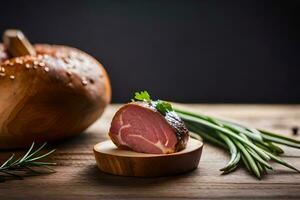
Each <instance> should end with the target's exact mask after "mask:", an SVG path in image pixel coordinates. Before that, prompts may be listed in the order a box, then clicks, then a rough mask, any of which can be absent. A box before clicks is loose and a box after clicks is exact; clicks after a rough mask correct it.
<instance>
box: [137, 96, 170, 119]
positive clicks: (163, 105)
mask: <svg viewBox="0 0 300 200" xmlns="http://www.w3.org/2000/svg"><path fill="white" fill-rule="evenodd" d="M135 100H137V101H145V102H148V103H150V104H151V105H152V106H154V107H155V108H156V109H157V111H158V112H160V113H161V114H162V115H166V114H167V113H168V112H171V111H173V108H172V105H171V104H170V103H169V102H166V101H162V100H157V101H153V100H152V99H151V96H150V94H149V93H148V92H147V91H141V92H135V93H134V99H133V100H132V101H135Z"/></svg>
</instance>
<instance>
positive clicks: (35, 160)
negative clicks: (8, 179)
mask: <svg viewBox="0 0 300 200" xmlns="http://www.w3.org/2000/svg"><path fill="white" fill-rule="evenodd" d="M45 146H46V143H44V144H43V145H42V146H40V147H39V148H37V149H36V150H34V142H33V143H32V145H31V146H30V148H29V150H28V151H27V152H26V153H25V155H24V156H22V157H19V158H15V154H13V155H12V156H11V157H9V158H8V159H7V160H6V161H5V162H4V163H3V164H2V165H1V166H0V178H3V175H5V174H6V175H8V176H12V177H15V178H19V179H22V178H23V176H27V175H28V172H29V173H30V174H29V175H37V174H41V173H45V171H43V172H41V171H37V170H36V169H35V168H36V167H39V168H40V167H43V168H45V169H46V170H47V171H46V173H52V172H55V171H53V170H52V169H50V168H48V166H51V165H56V163H53V162H41V161H39V160H41V159H43V158H45V157H47V156H49V155H50V154H52V153H53V152H54V151H55V149H53V150H51V151H49V152H47V153H44V154H41V153H40V152H41V150H42V149H43V148H44V147H45ZM1 174H2V175H1Z"/></svg>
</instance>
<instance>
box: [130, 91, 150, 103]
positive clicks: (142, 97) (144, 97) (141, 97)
mask: <svg viewBox="0 0 300 200" xmlns="http://www.w3.org/2000/svg"><path fill="white" fill-rule="evenodd" d="M134 99H136V100H138V101H151V97H150V95H149V93H148V92H147V91H141V92H136V93H134Z"/></svg>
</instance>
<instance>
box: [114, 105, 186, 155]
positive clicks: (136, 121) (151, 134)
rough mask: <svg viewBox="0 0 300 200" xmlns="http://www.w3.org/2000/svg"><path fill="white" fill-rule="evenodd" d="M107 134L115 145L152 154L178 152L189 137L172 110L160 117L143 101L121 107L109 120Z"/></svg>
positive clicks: (184, 145)
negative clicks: (109, 126)
mask: <svg viewBox="0 0 300 200" xmlns="http://www.w3.org/2000/svg"><path fill="white" fill-rule="evenodd" d="M109 136H110V138H111V139H112V141H113V142H114V143H115V144H116V145H117V146H118V147H119V148H122V149H130V150H133V151H136V152H143V153H152V154H167V153H174V152H177V151H180V150H181V149H184V148H185V147H186V143H187V141H188V138H189V134H188V129H187V128H186V126H185V125H184V123H183V121H182V120H181V119H180V118H179V117H178V115H177V114H176V113H175V112H173V111H171V112H168V113H167V114H166V116H164V115H162V114H161V113H160V112H158V111H157V110H156V109H155V107H154V106H152V105H151V104H149V103H147V102H132V103H128V104H125V105H124V106H122V107H121V108H120V109H119V110H118V112H117V113H116V114H115V116H114V118H113V120H112V122H111V128H110V131H109Z"/></svg>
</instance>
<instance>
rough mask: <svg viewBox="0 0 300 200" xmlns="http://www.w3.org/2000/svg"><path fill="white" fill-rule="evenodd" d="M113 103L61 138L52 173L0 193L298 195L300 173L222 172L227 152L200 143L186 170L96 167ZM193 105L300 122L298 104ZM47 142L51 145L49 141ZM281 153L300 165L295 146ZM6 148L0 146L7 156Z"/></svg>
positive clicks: (236, 115)
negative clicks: (117, 171) (155, 174)
mask: <svg viewBox="0 0 300 200" xmlns="http://www.w3.org/2000/svg"><path fill="white" fill-rule="evenodd" d="M117 108H118V106H110V107H109V108H108V109H107V110H106V112H105V114H104V115H103V117H102V118H101V119H100V120H99V121H97V122H96V123H95V124H94V125H93V126H92V127H90V128H89V129H88V130H87V131H86V133H85V134H81V135H79V136H77V137H74V138H73V139H70V140H67V141H65V142H64V143H61V144H56V145H55V147H56V148H57V149H58V150H57V152H56V153H55V155H53V156H52V159H53V160H55V161H57V162H58V164H59V165H58V166H57V167H56V168H55V169H56V170H57V173H55V174H51V175H43V176H36V177H27V178H25V180H8V181H6V182H4V183H0V199H5V200H6V199H31V200H33V199H47V200H52V199H70V200H71V199H72V200H74V199H246V198H248V199H299V197H300V175H299V174H297V173H295V172H292V171H291V170H289V169H286V168H284V167H282V166H280V165H277V164H274V166H275V169H276V171H275V172H272V173H270V174H269V175H268V176H265V177H264V178H263V179H262V180H261V181H259V180H257V179H256V178H254V177H252V176H250V175H249V174H248V173H247V172H246V171H245V170H244V169H243V168H241V169H239V170H237V171H236V172H234V173H232V174H229V175H226V176H222V175H220V172H219V169H220V168H221V167H223V166H224V165H225V164H226V162H227V161H228V159H229V157H228V155H227V153H226V152H225V151H223V150H220V149H218V148H217V147H214V146H211V145H209V144H205V145H204V149H203V153H202V158H201V162H200V163H201V164H200V165H199V168H198V169H196V170H194V171H192V172H190V173H186V174H182V175H177V176H168V177H161V178H132V177H120V176H113V175H109V174H105V173H101V172H100V171H99V170H98V169H97V166H96V162H95V159H94V155H93V150H92V149H93V146H94V145H95V144H96V143H98V142H100V141H104V140H106V139H107V138H108V137H107V130H108V128H109V125H110V124H109V123H110V120H111V118H112V116H113V114H114V112H115V111H116V109H117ZM189 108H190V109H191V110H193V111H199V112H203V113H206V114H211V115H216V116H222V117H226V118H230V119H234V120H237V121H240V122H243V123H246V124H250V125H252V126H255V127H259V128H265V129H269V130H272V131H277V132H280V133H283V134H287V135H291V130H290V128H291V127H292V126H295V125H297V126H299V125H300V105H289V106H288V105H287V106H284V105H282V106H280V105H189ZM49 148H50V147H49ZM285 150H286V156H285V157H284V159H286V160H287V161H289V162H291V163H293V164H294V165H295V166H297V167H300V158H299V156H300V151H299V150H294V149H290V148H285ZM10 153H11V152H10V151H2V152H1V153H0V158H1V159H2V160H3V159H6V158H7V157H8V156H9V155H10Z"/></svg>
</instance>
